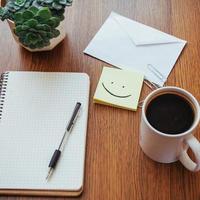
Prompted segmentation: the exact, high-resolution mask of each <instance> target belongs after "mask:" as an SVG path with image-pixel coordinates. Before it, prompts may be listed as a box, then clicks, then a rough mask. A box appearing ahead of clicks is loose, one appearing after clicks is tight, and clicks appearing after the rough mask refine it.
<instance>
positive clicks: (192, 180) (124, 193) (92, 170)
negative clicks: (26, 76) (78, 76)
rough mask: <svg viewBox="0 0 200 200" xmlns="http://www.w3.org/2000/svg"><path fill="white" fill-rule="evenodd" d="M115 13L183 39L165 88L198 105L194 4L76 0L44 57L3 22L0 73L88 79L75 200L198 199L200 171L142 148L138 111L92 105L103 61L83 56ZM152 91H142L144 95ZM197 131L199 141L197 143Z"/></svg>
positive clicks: (197, 4) (198, 19) (198, 10)
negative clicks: (80, 185)
mask: <svg viewBox="0 0 200 200" xmlns="http://www.w3.org/2000/svg"><path fill="white" fill-rule="evenodd" d="M112 10H113V11H116V12H118V13H120V14H122V15H124V16H127V17H129V18H131V19H134V20H137V21H139V22H142V23H145V24H147V25H150V26H152V27H155V28H157V29H160V30H162V31H165V32H167V33H170V34H173V35H175V36H177V37H180V38H182V39H185V40H187V41H188V44H187V46H186V48H185V49H184V51H183V52H182V55H181V57H180V59H179V60H178V61H177V63H176V65H175V68H174V69H173V71H172V73H171V75H170V76H169V78H168V81H167V85H174V86H179V87H182V88H184V89H186V90H188V91H190V92H191V93H192V94H194V95H195V96H196V98H197V99H198V100H200V70H199V67H200V16H199V15H200V1H199V0H80V1H78V0H75V1H74V3H73V6H72V7H71V8H69V9H68V13H67V16H66V17H67V19H68V20H67V24H66V32H67V37H66V39H65V40H64V41H63V42H62V43H61V44H60V45H59V46H58V47H56V48H55V49H54V50H52V51H51V52H45V53H30V52H28V51H26V50H24V49H22V48H20V47H19V46H18V45H17V44H16V43H15V41H14V40H13V38H12V35H11V33H10V30H9V28H8V25H7V24H6V22H4V23H2V22H0V47H1V48H0V66H1V67H0V72H4V71H6V70H20V71H21V70H28V71H62V72H72V71H75V72H86V73H88V75H89V76H90V78H91V93H90V107H89V121H88V134H87V151H86V170H85V187H84V192H83V194H82V195H81V196H80V197H78V198H77V199H80V200H100V199H102V200H109V199H113V200H128V199H130V200H140V199H141V200H150V199H153V200H156V199H162V200H172V199H176V200H179V199H180V200H184V199H185V200H190V199H194V200H198V199H200V172H198V173H191V172H189V171H187V170H186V169H184V167H183V166H182V165H181V164H180V163H179V162H176V163H173V164H159V163H156V162H153V161H152V160H150V159H148V158H147V157H146V156H145V155H144V154H143V152H142V151H141V149H140V147H139V144H138V137H139V124H140V115H141V110H140V109H139V110H138V111H137V112H131V111H127V110H121V109H117V108H112V107H106V106H101V105H94V104H93V103H92V97H93V95H94V91H95V88H96V85H97V82H98V79H99V76H100V74H101V70H102V66H103V65H104V63H103V62H101V61H99V60H97V59H94V58H92V57H89V56H87V55H84V54H83V50H84V48H85V47H86V46H87V45H88V43H89V41H90V40H91V39H92V37H93V36H94V35H95V33H96V32H97V31H98V30H99V28H100V27H101V25H102V23H103V22H104V21H105V19H106V18H107V17H108V15H109V14H110V12H111V11H112ZM149 92H150V90H149V89H148V88H147V87H146V86H144V88H143V91H142V97H141V98H144V97H145V96H146V95H147V94H148V93H149ZM198 131H199V132H198V133H196V136H197V137H198V138H199V139H200V129H198ZM0 198H1V199H8V200H11V199H18V200H19V199H20V200H25V199H28V197H21V198H18V197H8V198H7V197H0ZM30 199H31V198H30ZM36 199H37V198H36ZM38 199H48V198H38ZM69 199H73V198H69Z"/></svg>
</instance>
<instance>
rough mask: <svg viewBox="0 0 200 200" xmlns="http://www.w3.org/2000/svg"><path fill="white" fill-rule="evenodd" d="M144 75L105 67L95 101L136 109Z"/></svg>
mask: <svg viewBox="0 0 200 200" xmlns="http://www.w3.org/2000/svg"><path fill="white" fill-rule="evenodd" d="M143 77H144V76H143V75H141V74H140V73H137V72H133V71H129V70H120V69H116V68H110V67H104V68H103V71H102V74H101V77H100V79H99V82H98V85H97V88H96V91H95V94H94V103H99V104H104V105H109V106H115V107H118V108H124V109H128V110H133V111H135V110H136V109H137V104H138V100H139V96H140V91H141V88H142V83H143Z"/></svg>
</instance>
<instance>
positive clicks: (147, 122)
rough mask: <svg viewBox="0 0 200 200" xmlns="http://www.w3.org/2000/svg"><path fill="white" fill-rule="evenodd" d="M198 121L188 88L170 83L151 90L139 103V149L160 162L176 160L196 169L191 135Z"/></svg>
mask: <svg viewBox="0 0 200 200" xmlns="http://www.w3.org/2000/svg"><path fill="white" fill-rule="evenodd" d="M199 120H200V106H199V103H198V101H197V100H196V99H195V97H194V96H193V95H192V94H190V93H189V92H188V91H186V90H184V89H181V88H178V87H170V86H167V87H163V88H159V89H156V90H154V91H152V92H151V93H150V94H149V95H148V96H147V97H146V99H145V100H144V103H143V106H142V115H141V124H140V141H139V143H140V146H141V148H142V150H143V152H144V153H145V154H146V155H147V156H148V157H150V158H151V159H153V160H154V161H157V162H160V163H172V162H175V161H177V160H179V161H180V162H181V163H182V164H183V165H184V166H185V167H186V168H187V169H188V170H190V171H198V170H200V143H199V141H198V140H197V139H196V138H195V137H194V136H193V134H194V133H195V130H196V128H197V126H198V123H199ZM188 148H191V150H192V152H193V153H194V156H195V161H193V160H192V159H191V158H190V156H189V155H188V153H187V150H188Z"/></svg>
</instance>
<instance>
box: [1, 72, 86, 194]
mask: <svg viewBox="0 0 200 200" xmlns="http://www.w3.org/2000/svg"><path fill="white" fill-rule="evenodd" d="M89 85H90V84H89V78H88V76H87V75H86V74H84V73H59V72H58V73H57V72H56V73H55V72H7V73H4V74H2V75H1V81H0V102H1V106H0V160H1V164H0V194H6V195H7V194H11V195H36V196H37V195H39V196H68V195H70V196H76V195H79V194H80V193H81V192H82V190H83V183H84V161H85V148H86V132H87V116H88V99H89ZM77 101H79V102H81V104H82V105H81V110H80V113H79V117H78V119H77V121H76V124H75V126H74V127H73V131H72V133H71V135H70V137H69V140H68V142H67V144H66V145H65V148H64V151H63V152H62V154H61V158H60V160H59V163H58V165H57V167H56V170H55V171H54V174H53V176H52V177H51V179H50V180H49V181H46V180H45V177H46V175H47V172H48V164H49V161H50V159H51V156H52V154H53V152H54V150H55V149H56V148H57V147H58V145H59V143H60V141H61V138H62V136H63V133H64V131H65V128H66V126H67V123H68V121H69V119H70V117H71V114H72V112H73V109H74V106H75V104H76V102H77Z"/></svg>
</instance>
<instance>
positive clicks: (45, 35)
mask: <svg viewBox="0 0 200 200" xmlns="http://www.w3.org/2000/svg"><path fill="white" fill-rule="evenodd" d="M38 33H39V34H40V36H41V37H47V32H46V31H42V30H39V31H38Z"/></svg>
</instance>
